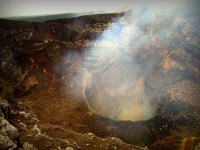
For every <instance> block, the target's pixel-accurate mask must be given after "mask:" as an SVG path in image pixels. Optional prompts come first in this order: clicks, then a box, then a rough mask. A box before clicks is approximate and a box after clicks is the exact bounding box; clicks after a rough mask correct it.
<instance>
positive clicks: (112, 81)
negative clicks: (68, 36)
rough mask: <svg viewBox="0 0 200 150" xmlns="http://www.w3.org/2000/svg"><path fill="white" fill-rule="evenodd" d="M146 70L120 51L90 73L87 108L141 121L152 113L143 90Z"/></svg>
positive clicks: (151, 106)
mask: <svg viewBox="0 0 200 150" xmlns="http://www.w3.org/2000/svg"><path fill="white" fill-rule="evenodd" d="M127 57H128V58H127ZM146 70H147V68H145V66H141V64H140V66H139V63H138V61H137V60H136V58H135V57H134V56H133V55H132V56H131V57H130V56H128V55H127V54H126V55H125V54H124V55H123V56H120V58H119V59H118V60H115V61H114V62H112V63H111V64H110V65H109V66H107V68H105V69H104V70H103V71H101V72H99V73H96V74H94V75H92V76H91V78H90V79H88V81H87V84H86V91H85V94H86V100H87V101H88V103H89V106H90V107H91V109H92V110H94V111H95V112H96V113H98V114H101V115H102V116H104V117H108V118H111V119H113V120H130V121H141V120H148V119H150V118H152V117H154V116H155V114H154V113H155V112H154V111H155V110H154V109H155V108H153V105H154V104H153V103H152V102H151V99H149V98H148V97H147V96H146V94H145V84H146V83H145V79H146V76H147V75H146Z"/></svg>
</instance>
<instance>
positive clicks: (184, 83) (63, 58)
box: [0, 12, 200, 149]
mask: <svg viewBox="0 0 200 150" xmlns="http://www.w3.org/2000/svg"><path fill="white" fill-rule="evenodd" d="M145 16H146V15H145V14H144V13H136V14H134V13H133V14H132V13H131V12H128V13H121V14H104V15H93V16H82V17H78V18H71V19H69V18H68V19H61V20H55V21H46V22H44V23H36V22H35V23H27V22H16V21H8V20H0V41H1V42H0V95H1V97H3V98H6V99H8V100H9V101H10V105H11V106H12V109H13V110H15V111H14V112H13V113H11V117H10V119H9V121H10V122H11V123H12V124H13V125H14V126H16V127H17V129H18V130H19V137H18V145H16V144H15V145H14V147H16V146H18V147H21V148H22V147H23V146H22V144H24V143H26V144H25V146H27V142H28V143H29V144H33V145H34V146H35V147H36V148H38V149H49V148H52V147H53V148H57V149H63V148H68V149H70V148H71V149H72V148H73V149H81V148H82V149H97V147H98V149H105V148H107V149H140V148H139V147H136V146H133V145H127V144H125V143H123V142H122V141H120V140H119V139H116V138H109V137H113V136H114V137H117V138H120V139H121V140H123V141H124V142H126V143H129V144H135V145H139V146H143V147H144V146H148V147H149V148H150V149H159V148H161V147H162V148H163V147H164V148H165V147H166V149H172V148H177V149H181V147H184V146H186V144H188V143H189V145H190V146H189V148H191V149H192V148H194V147H195V146H196V145H198V142H199V141H200V138H199V137H200V134H199V127H200V118H199V115H198V114H199V113H200V105H199V99H200V95H199V90H200V89H199V88H200V83H199V79H200V70H199V69H200V63H199V62H200V61H199V59H200V45H199V43H200V41H199V39H200V37H199V35H200V28H199V26H198V25H196V24H197V21H196V19H195V18H192V16H189V17H188V16H181V15H178V14H177V15H174V14H173V15H166V14H149V16H150V17H149V18H150V19H145ZM86 133H89V134H86ZM91 133H92V134H91ZM93 134H95V135H93ZM100 137H101V138H100ZM103 138H105V139H103ZM15 139H16V138H15ZM174 139H176V142H177V143H178V144H176V143H173V144H171V147H169V146H168V145H169V142H171V141H172V140H174ZM41 140H44V141H45V142H44V143H41V142H38V141H41ZM186 141H187V142H186ZM29 146H32V145H29ZM32 147H33V146H32Z"/></svg>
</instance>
